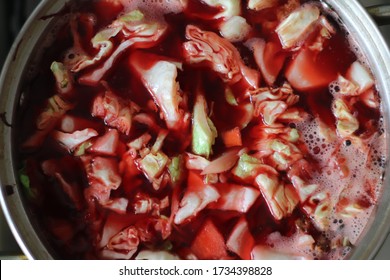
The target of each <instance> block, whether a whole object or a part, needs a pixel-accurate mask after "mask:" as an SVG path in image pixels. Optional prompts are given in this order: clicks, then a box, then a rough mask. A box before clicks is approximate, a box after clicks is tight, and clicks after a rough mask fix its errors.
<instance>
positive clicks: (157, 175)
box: [18, 0, 386, 259]
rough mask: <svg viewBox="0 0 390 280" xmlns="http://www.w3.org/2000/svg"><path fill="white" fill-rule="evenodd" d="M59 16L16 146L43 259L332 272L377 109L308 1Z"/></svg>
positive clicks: (224, 2) (369, 79) (353, 222)
mask: <svg viewBox="0 0 390 280" xmlns="http://www.w3.org/2000/svg"><path fill="white" fill-rule="evenodd" d="M66 9H67V10H66V11H65V12H64V13H65V14H66V18H67V19H68V20H67V22H66V24H65V25H64V26H63V27H62V28H61V29H60V30H59V32H58V34H57V35H56V37H55V40H54V42H53V44H52V46H51V47H50V48H49V49H48V50H47V51H45V56H44V57H43V58H42V60H41V65H40V67H39V72H37V75H36V77H35V79H34V80H33V82H32V83H31V84H29V85H28V94H27V95H26V100H24V103H25V104H27V105H28V106H25V108H23V111H22V112H21V118H20V127H21V129H20V130H19V132H18V133H19V137H18V138H19V139H20V144H19V147H20V149H19V152H18V160H19V163H20V171H19V174H20V181H21V184H22V185H23V187H24V190H25V194H26V197H27V198H28V201H29V202H30V204H31V206H32V210H33V213H34V216H37V217H40V218H39V222H40V223H41V225H40V226H41V228H43V229H44V231H45V232H46V233H47V234H46V237H45V238H47V240H48V242H49V243H50V244H51V247H52V248H53V251H54V252H55V256H56V257H58V258H72V259H154V258H166V259H281V258H283V259H286V258H287V259H341V258H345V257H348V254H349V252H350V251H351V250H352V248H353V247H354V246H356V245H358V244H359V243H358V241H359V237H360V235H361V233H362V231H363V229H364V228H365V226H366V223H367V221H368V217H369V216H370V215H371V213H372V212H373V210H374V209H375V205H376V203H377V200H378V196H379V195H380V193H381V188H382V173H383V171H384V165H385V161H386V158H385V155H384V148H385V144H384V131H383V123H382V122H383V121H382V117H381V110H380V98H379V95H378V92H377V89H376V86H375V79H374V77H373V75H372V73H371V71H370V68H369V66H368V65H367V63H366V61H365V60H364V57H363V56H362V55H361V54H360V53H359V50H358V48H357V47H356V45H355V44H354V42H353V40H352V39H351V38H349V36H348V32H347V31H346V30H345V29H344V28H343V26H342V25H340V22H338V20H337V19H335V17H334V16H332V15H331V14H330V13H329V11H327V10H325V9H324V7H323V6H322V4H321V2H320V1H299V0H243V1H240V0H217V1H211V0H161V1H152V0H143V1H141V0H127V1H125V0H101V1H88V3H85V2H84V3H82V4H77V5H76V4H74V5H70V6H67V7H66Z"/></svg>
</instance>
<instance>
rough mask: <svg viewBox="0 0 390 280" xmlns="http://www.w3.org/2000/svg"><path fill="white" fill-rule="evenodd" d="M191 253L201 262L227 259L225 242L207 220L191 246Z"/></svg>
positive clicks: (212, 224)
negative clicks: (201, 260)
mask: <svg viewBox="0 0 390 280" xmlns="http://www.w3.org/2000/svg"><path fill="white" fill-rule="evenodd" d="M191 251H192V252H193V253H194V254H195V255H196V256H197V257H198V259H203V260H218V259H226V258H227V257H228V255H227V251H226V245H225V240H224V239H223V236H222V234H221V233H220V232H219V230H218V229H217V227H216V226H215V225H214V223H213V222H212V221H211V220H210V219H207V220H206V221H205V222H204V224H203V225H202V227H201V229H200V230H199V232H198V234H197V236H196V237H195V239H194V241H193V242H192V245H191Z"/></svg>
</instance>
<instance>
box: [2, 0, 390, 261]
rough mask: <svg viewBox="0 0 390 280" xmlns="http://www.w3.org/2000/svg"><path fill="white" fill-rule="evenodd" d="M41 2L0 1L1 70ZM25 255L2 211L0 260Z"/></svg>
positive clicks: (386, 249) (368, 0)
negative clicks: (16, 39) (28, 18)
mask: <svg viewBox="0 0 390 280" xmlns="http://www.w3.org/2000/svg"><path fill="white" fill-rule="evenodd" d="M39 2H40V0H14V1H0V38H2V40H1V41H0V69H1V67H2V65H3V63H4V60H5V57H6V54H7V52H8V49H9V48H10V46H11V44H12V40H13V38H15V36H16V35H17V33H18V31H19V30H20V28H21V26H22V25H23V22H24V20H25V19H26V18H27V17H28V15H29V14H30V13H31V11H32V10H33V9H34V8H35V6H36V5H37V4H38V3H39ZM359 2H361V3H362V4H363V5H364V6H366V7H367V6H373V5H379V4H390V0H359ZM380 30H381V32H382V33H383V35H384V37H385V39H386V42H387V43H388V44H389V46H390V25H387V26H381V27H380ZM20 258H23V253H22V252H21V250H20V249H19V247H18V245H17V243H16V241H15V239H14V238H13V236H12V233H11V231H10V229H9V227H8V224H7V222H6V221H5V218H4V215H3V213H2V211H1V209H0V259H20ZM375 259H380V260H390V236H389V237H388V238H387V240H386V242H385V243H384V244H383V246H382V248H381V250H380V251H379V253H378V254H377V256H376V258H375Z"/></svg>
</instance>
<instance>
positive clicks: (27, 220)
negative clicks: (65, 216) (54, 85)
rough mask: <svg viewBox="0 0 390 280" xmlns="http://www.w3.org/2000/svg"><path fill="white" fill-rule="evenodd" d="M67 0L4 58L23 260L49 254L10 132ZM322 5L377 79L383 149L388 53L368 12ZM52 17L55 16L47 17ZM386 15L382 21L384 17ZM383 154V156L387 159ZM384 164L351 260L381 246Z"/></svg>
mask: <svg viewBox="0 0 390 280" xmlns="http://www.w3.org/2000/svg"><path fill="white" fill-rule="evenodd" d="M68 1H69V0H56V1H53V0H43V1H42V2H41V3H40V5H39V6H38V7H37V9H36V10H35V11H34V13H33V14H32V15H31V16H30V18H29V19H28V21H27V22H26V24H25V25H24V27H23V29H22V30H21V32H20V34H19V36H18V37H17V39H16V40H15V43H14V45H13V47H12V49H11V51H10V53H9V55H8V58H7V60H6V63H5V65H4V68H3V72H2V75H1V79H0V113H1V121H0V163H1V165H0V166H1V167H0V186H1V190H0V201H1V205H2V208H3V211H4V214H5V217H6V219H7V221H8V223H9V225H10V228H11V230H12V232H13V234H14V236H15V238H16V240H17V242H18V244H19V246H20V248H21V249H22V250H23V252H24V254H25V255H26V257H28V258H29V259H53V258H55V254H54V252H52V251H51V249H50V247H49V245H48V244H47V243H46V241H45V238H44V235H43V234H42V229H40V228H39V227H38V223H37V220H38V219H39V217H36V216H34V214H33V213H32V212H31V211H30V210H29V208H28V205H27V203H26V201H25V199H24V197H23V193H22V189H21V186H20V184H19V182H18V176H17V167H16V165H15V163H16V160H15V152H16V147H15V146H14V145H13V143H16V141H15V137H17V134H16V133H15V130H16V127H15V125H14V124H16V123H17V121H16V120H17V117H18V112H19V111H18V109H19V108H20V106H21V104H22V103H23V97H24V94H25V92H24V91H25V85H26V84H28V83H29V80H31V79H33V78H34V71H35V69H34V67H36V65H39V59H40V57H42V55H44V52H45V49H46V48H47V47H48V46H49V45H50V44H51V42H52V40H53V39H54V37H55V36H53V35H54V34H55V33H56V30H57V27H59V26H61V24H62V23H63V22H64V21H65V20H66V17H67V15H66V13H62V12H61V11H64V8H65V7H66V3H67V2H68ZM324 5H325V6H327V7H328V8H329V9H330V10H331V11H334V13H335V14H336V15H337V17H339V19H340V20H341V22H342V23H343V24H344V25H345V26H346V27H347V29H348V31H349V33H350V34H351V37H352V38H354V40H355V41H356V42H357V44H358V45H359V46H360V48H361V50H362V52H363V53H364V54H365V56H366V58H367V60H368V62H369V65H370V67H371V70H372V72H373V74H374V76H375V77H376V81H377V88H378V90H379V92H380V94H381V98H382V112H383V116H384V124H385V129H386V131H387V133H386V146H387V149H388V147H389V145H390V143H389V141H390V140H389V139H390V137H389V134H388V132H389V131H390V127H389V125H390V111H389V109H390V53H389V50H388V47H387V45H386V43H385V41H384V39H383V37H382V36H381V34H380V32H379V31H378V28H377V26H376V24H375V23H374V21H373V20H372V18H371V17H370V16H369V14H368V13H367V11H366V10H365V9H364V8H363V7H362V6H361V5H360V4H359V3H358V2H357V1H355V0H349V1H338V0H327V1H324ZM388 10H389V9H387V10H386V9H383V8H380V7H375V8H374V9H371V11H372V12H374V13H376V16H377V18H379V19H381V20H383V18H386V12H388ZM51 15H56V16H51ZM383 16H385V17H383ZM388 153H389V151H388V150H387V158H389V157H390V155H389V154H388ZM389 168H390V167H389V165H387V168H386V172H385V174H384V175H383V176H384V180H385V183H384V186H385V187H384V189H383V193H382V195H381V198H380V201H379V202H378V206H377V208H376V210H375V211H374V213H373V214H372V217H371V219H370V221H369V223H368V225H367V227H366V229H365V232H363V234H362V237H361V239H360V240H359V243H358V246H357V247H356V248H354V249H353V250H352V253H351V254H350V256H349V257H350V258H352V259H371V258H374V256H375V254H376V253H377V251H378V250H379V248H380V247H381V245H382V243H383V242H384V240H385V239H386V237H387V235H388V233H389V229H390V182H389V180H390V179H389V176H386V175H387V174H389V171H390V170H389Z"/></svg>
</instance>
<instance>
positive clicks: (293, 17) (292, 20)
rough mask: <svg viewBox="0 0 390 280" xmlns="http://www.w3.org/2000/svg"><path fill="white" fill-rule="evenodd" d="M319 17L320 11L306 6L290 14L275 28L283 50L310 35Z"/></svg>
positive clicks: (311, 6) (312, 6) (314, 7)
mask: <svg viewBox="0 0 390 280" xmlns="http://www.w3.org/2000/svg"><path fill="white" fill-rule="evenodd" d="M319 16H320V10H319V8H318V7H316V6H314V5H306V6H303V7H302V8H299V9H297V10H295V11H294V12H292V13H291V14H290V15H289V16H288V17H287V18H286V19H284V20H283V21H282V22H281V23H280V24H279V26H278V27H277V28H276V33H277V34H278V35H279V39H280V42H281V43H282V46H283V48H284V49H288V48H291V47H294V46H296V44H297V43H299V42H302V40H303V39H305V38H306V36H307V35H308V34H309V33H310V31H311V29H312V27H313V25H314V24H315V23H316V22H317V20H318V19H319Z"/></svg>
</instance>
